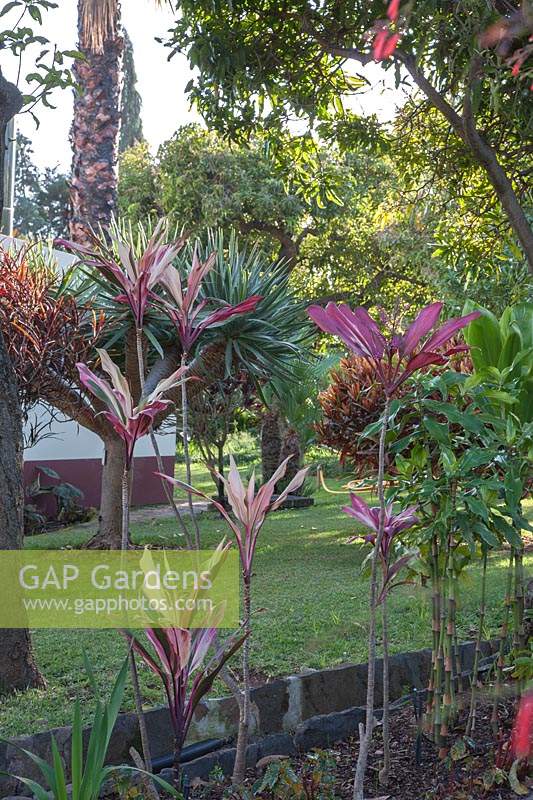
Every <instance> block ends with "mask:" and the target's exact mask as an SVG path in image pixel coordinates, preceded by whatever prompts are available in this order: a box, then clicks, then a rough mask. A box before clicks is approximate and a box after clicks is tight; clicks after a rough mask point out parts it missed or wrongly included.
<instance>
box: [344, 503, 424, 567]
mask: <svg viewBox="0 0 533 800" xmlns="http://www.w3.org/2000/svg"><path fill="white" fill-rule="evenodd" d="M350 501H351V504H350V505H349V506H344V508H343V509H342V510H343V511H344V513H345V514H349V515H350V516H351V517H353V518H354V519H356V520H357V521H358V522H360V523H361V524H362V525H364V526H365V527H366V528H369V529H370V530H371V531H373V533H370V534H366V535H365V536H364V538H365V541H367V542H370V543H371V544H372V545H373V544H374V542H375V541H376V537H377V533H378V531H379V516H380V509H379V506H372V507H370V506H368V505H367V503H365V501H364V500H362V499H361V498H360V497H357V495H355V494H350ZM416 511H417V506H409V507H408V508H406V509H404V510H403V511H400V512H399V513H398V514H395V513H394V511H393V504H392V503H387V505H386V506H385V524H384V527H383V538H382V540H381V556H382V557H383V558H385V559H388V556H389V551H390V547H391V544H392V540H393V539H394V537H395V536H396V534H398V533H400V532H401V531H404V530H406V529H407V528H412V527H413V525H417V524H418V522H419V519H418V517H417V516H416ZM356 538H358V537H352V538H351V539H350V540H349V541H354V540H355V539H356ZM359 538H360V537H359Z"/></svg>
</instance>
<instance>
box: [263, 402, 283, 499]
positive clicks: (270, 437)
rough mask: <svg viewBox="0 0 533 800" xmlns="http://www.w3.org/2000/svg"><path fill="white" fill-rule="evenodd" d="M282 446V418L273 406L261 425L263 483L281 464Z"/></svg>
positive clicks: (265, 414) (264, 415)
mask: <svg viewBox="0 0 533 800" xmlns="http://www.w3.org/2000/svg"><path fill="white" fill-rule="evenodd" d="M282 446H283V424H282V418H281V415H280V413H279V411H278V410H277V408H275V407H274V406H273V407H272V408H269V409H267V410H266V411H265V413H264V414H263V421H262V424H261V463H262V472H263V476H262V479H263V483H266V482H267V481H268V480H269V479H270V478H271V477H272V475H273V474H274V472H275V471H276V470H277V468H278V467H279V465H280V463H281V448H282Z"/></svg>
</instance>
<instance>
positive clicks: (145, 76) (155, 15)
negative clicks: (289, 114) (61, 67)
mask: <svg viewBox="0 0 533 800" xmlns="http://www.w3.org/2000/svg"><path fill="white" fill-rule="evenodd" d="M57 1H58V8H57V9H52V10H50V11H48V12H47V13H46V14H45V15H44V19H43V27H42V31H40V32H42V34H43V35H44V36H46V37H47V38H48V39H49V40H50V41H51V42H52V43H54V44H57V45H58V47H59V48H60V49H62V50H65V49H71V48H72V49H74V48H75V47H76V14H77V0H57ZM122 15H123V23H124V26H125V27H126V29H127V31H128V33H129V35H130V38H131V40H132V42H133V48H134V55H135V64H136V70H137V76H138V84H137V89H138V91H139V92H140V94H141V97H142V103H143V106H142V119H143V128H144V135H145V137H146V139H147V141H148V143H149V145H150V148H151V149H152V151H153V152H156V151H157V148H158V146H159V145H160V144H161V143H162V142H164V141H166V140H167V139H169V138H170V137H171V136H172V134H173V133H174V132H175V131H176V129H177V128H178V127H179V126H180V125H183V124H185V123H187V122H191V121H200V118H199V116H198V114H197V113H196V112H195V111H194V110H191V109H190V108H189V104H188V101H187V98H186V96H185V86H186V85H187V83H188V82H189V80H190V78H191V75H192V73H191V71H190V69H189V66H188V63H187V59H186V57H185V56H181V55H177V56H175V57H174V58H172V59H171V61H168V60H167V53H168V50H167V49H166V48H164V47H163V45H162V44H160V43H159V42H157V41H155V37H156V36H160V37H161V36H162V37H163V38H164V37H165V33H166V31H167V30H168V28H169V27H170V26H171V24H172V20H173V16H172V12H171V11H170V9H169V8H168V7H161V8H157V7H155V4H154V3H153V2H152V0H123V2H122ZM6 21H11V20H10V19H9V17H6ZM3 22H4V20H3ZM36 32H37V31H36ZM30 53H31V51H30V52H29V53H28V54H27V57H26V61H25V62H24V64H23V70H22V72H23V74H27V73H28V72H31V70H32V64H31V56H30ZM10 66H11V65H6V64H4V63H3V64H2V69H3V70H4V72H5V74H6V77H11V78H12V79H13V78H14V75H13V69H14V65H13V66H12V67H11V72H10V68H9V67H10ZM363 74H364V75H365V76H366V77H368V78H369V79H370V80H371V81H372V84H373V88H372V90H371V91H369V92H367V93H365V94H364V95H362V96H359V97H358V98H357V99H353V100H352V101H351V102H350V105H351V106H352V107H353V109H354V110H357V111H359V112H361V113H364V114H369V113H375V114H377V115H378V117H379V118H380V119H381V120H383V121H388V120H390V119H392V117H393V116H394V113H395V109H396V107H397V106H398V105H401V104H402V102H403V100H404V99H405V95H403V93H402V92H401V91H398V90H396V89H395V88H394V87H392V86H391V85H390V83H388V84H387V85H386V86H385V87H381V88H380V87H379V86H377V85H376V84H378V83H380V84H381V82H382V80H383V75H384V73H383V71H382V69H381V67H380V66H379V65H378V64H370V65H369V66H367V67H365V69H364V70H363ZM21 88H22V90H23V91H24V84H23V83H22V84H21ZM52 102H53V103H54V105H55V106H56V108H55V109H54V110H49V109H45V108H43V107H39V109H38V117H39V120H40V126H39V128H38V129H36V126H35V123H34V122H33V120H32V119H31V117H30V116H29V115H28V114H26V115H25V114H21V115H19V117H18V126H19V129H20V130H21V131H22V132H23V133H24V134H25V135H26V136H28V137H29V138H30V139H31V140H32V142H33V148H34V152H35V159H34V160H35V162H36V163H37V164H38V165H39V166H40V167H45V166H58V167H60V168H61V169H62V170H63V171H65V172H67V171H68V169H69V166H70V161H71V154H70V145H69V140H68V133H69V128H70V124H71V120H72V91H71V90H70V89H67V90H62V91H61V90H59V91H56V93H55V94H54V96H53V98H52Z"/></svg>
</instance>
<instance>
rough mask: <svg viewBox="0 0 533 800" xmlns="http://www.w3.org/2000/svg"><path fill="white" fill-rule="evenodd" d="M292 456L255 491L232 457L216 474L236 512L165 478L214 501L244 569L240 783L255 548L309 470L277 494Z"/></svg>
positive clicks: (246, 718)
mask: <svg viewBox="0 0 533 800" xmlns="http://www.w3.org/2000/svg"><path fill="white" fill-rule="evenodd" d="M289 460H290V459H289V458H287V459H285V461H283V463H282V464H280V466H279V467H278V469H277V470H276V471H275V472H274V474H273V475H272V477H271V478H270V480H268V481H267V482H266V483H264V484H263V485H262V486H261V487H260V488H259V489H257V491H256V484H255V473H253V474H252V476H251V478H250V481H249V483H248V486H247V487H245V486H244V484H243V481H242V478H241V476H240V474H239V470H238V469H237V465H236V464H235V461H234V459H233V457H230V469H229V472H228V477H227V478H226V477H224V476H222V475H217V478H218V479H219V480H220V481H221V482H222V483H223V485H224V488H225V490H226V494H227V497H228V501H229V504H230V506H231V510H232V512H233V515H231V514H230V513H229V512H228V511H227V510H226V509H225V508H224V506H223V505H222V504H221V503H218V502H217V501H216V500H212V499H211V498H210V497H208V496H207V495H205V494H204V493H203V492H200V491H198V490H197V489H194V488H193V487H192V486H190V485H189V484H185V483H183V482H182V481H179V480H177V479H175V478H169V477H167V478H166V479H167V480H168V481H170V482H171V483H173V484H174V485H176V486H179V487H180V488H182V489H185V491H187V492H188V493H189V494H190V495H197V496H199V497H203V498H204V499H206V500H208V501H209V502H212V503H213V505H214V506H215V508H216V509H217V510H218V511H219V513H220V514H221V515H222V517H223V518H224V520H225V521H226V523H227V524H228V526H229V528H230V530H231V532H232V534H233V536H234V538H235V541H236V542H237V547H238V549H239V556H240V561H241V568H242V581H243V600H244V622H243V627H244V631H245V633H246V635H247V638H246V641H245V643H244V647H243V665H242V673H243V688H242V693H241V694H240V695H239V696H238V699H239V708H240V718H239V733H238V738H237V753H236V756H235V767H234V772H233V782H234V783H235V784H241V783H242V781H243V779H244V772H245V769H246V748H247V744H248V735H249V729H250V637H251V633H252V591H251V590H252V574H253V572H252V570H253V562H254V556H255V551H256V547H257V542H258V539H259V535H260V533H261V530H262V528H263V525H264V523H265V520H266V517H267V515H268V514H269V513H270V512H271V511H275V510H276V509H278V508H280V506H282V505H283V503H284V502H285V500H286V499H287V497H288V495H289V494H290V493H291V492H293V491H294V490H296V489H298V488H299V487H300V486H301V485H302V483H303V482H304V480H305V477H306V475H307V472H308V470H307V469H302V470H299V471H298V473H297V474H296V475H295V476H294V478H293V479H292V481H290V483H289V484H288V486H287V487H286V488H285V489H284V490H283V492H282V493H281V494H280V495H278V496H277V497H275V496H274V490H275V487H276V484H277V483H278V481H280V480H281V479H282V478H283V476H284V475H285V472H286V470H287V464H288V462H289Z"/></svg>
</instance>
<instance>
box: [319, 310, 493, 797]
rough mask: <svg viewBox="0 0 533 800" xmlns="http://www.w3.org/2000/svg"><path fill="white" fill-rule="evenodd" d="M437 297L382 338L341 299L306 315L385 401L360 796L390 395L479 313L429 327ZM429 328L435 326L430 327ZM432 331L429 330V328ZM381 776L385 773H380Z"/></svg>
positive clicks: (358, 779)
mask: <svg viewBox="0 0 533 800" xmlns="http://www.w3.org/2000/svg"><path fill="white" fill-rule="evenodd" d="M442 308H443V304H442V303H432V304H431V305H429V306H427V307H426V308H424V309H422V311H421V312H420V313H419V314H418V316H417V317H416V319H415V320H414V322H412V323H411V325H409V327H408V328H407V330H406V331H405V332H404V333H403V334H398V333H396V332H395V331H394V332H393V333H392V335H391V336H389V337H388V338H387V337H385V336H384V335H383V333H382V332H381V330H380V328H379V326H378V324H377V323H376V322H375V320H373V319H372V317H371V316H370V315H369V313H368V311H367V310H366V309H365V308H361V307H359V308H355V309H354V310H352V309H351V308H350V307H349V306H348V305H347V304H345V303H343V304H341V305H335V304H334V303H328V305H327V306H326V307H325V308H322V307H321V306H316V305H315V306H310V307H309V309H308V313H309V316H310V317H311V319H312V320H313V321H314V322H315V323H316V324H317V325H318V327H319V328H321V329H322V330H323V331H325V332H326V333H329V334H332V335H333V336H337V337H338V338H339V339H341V341H343V342H344V344H345V345H346V346H347V347H348V348H349V349H350V350H351V351H352V352H353V353H354V354H355V355H358V356H361V357H362V358H364V359H365V360H366V361H367V362H368V364H369V365H370V366H371V368H372V369H373V371H374V374H375V380H376V382H378V383H380V384H381V385H382V386H383V389H384V391H385V403H384V409H383V416H382V426H381V432H380V437H379V451H378V477H377V489H378V496H379V509H380V510H379V524H378V530H377V533H376V541H375V546H374V551H373V554H372V560H371V571H370V621H369V639H368V679H367V702H366V709H367V713H366V724H365V726H364V731H363V735H362V736H361V741H360V746H359V755H358V759H357V767H356V772H355V780H354V792H353V796H354V800H363V792H364V790H363V786H364V779H365V773H366V765H367V761H368V752H369V749H370V742H371V740H372V733H373V729H374V693H375V692H374V690H375V676H376V617H377V600H378V590H377V567H378V560H379V553H380V551H381V542H382V539H383V536H384V530H385V519H386V503H385V486H384V478H385V437H386V434H387V427H388V420H389V410H390V403H391V400H392V398H393V397H394V396H395V394H396V392H397V390H398V389H399V387H400V386H402V384H403V383H404V382H405V381H406V380H407V379H408V378H409V377H410V376H411V375H413V374H415V373H416V372H417V371H418V370H420V369H424V368H427V367H429V366H432V365H443V364H446V363H447V360H448V358H449V357H450V356H451V355H452V354H453V353H456V352H458V350H460V349H464V348H462V347H460V346H456V345H454V346H453V347H451V348H449V349H447V350H444V351H443V348H444V346H445V345H447V344H448V343H449V342H450V340H451V339H452V337H453V336H454V335H455V334H456V333H457V331H459V330H461V329H462V328H464V327H465V325H468V323H469V322H471V321H472V320H474V319H476V318H477V317H478V316H479V312H473V313H472V314H467V315H466V316H464V317H460V318H458V319H451V320H448V321H447V322H445V323H444V324H443V325H442V326H441V327H439V328H437V329H435V326H436V324H437V322H438V320H439V317H440V314H441V312H442ZM434 329H435V330H434ZM432 331H433V332H432ZM383 777H384V779H385V780H386V778H387V776H386V775H384V776H383Z"/></svg>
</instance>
